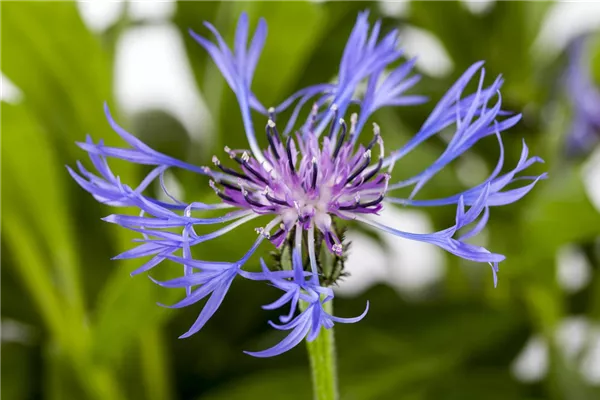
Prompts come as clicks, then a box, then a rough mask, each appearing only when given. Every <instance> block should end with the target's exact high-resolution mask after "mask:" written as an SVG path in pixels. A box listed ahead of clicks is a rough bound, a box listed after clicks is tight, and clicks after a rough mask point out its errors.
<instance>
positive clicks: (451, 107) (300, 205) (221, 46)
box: [69, 12, 546, 357]
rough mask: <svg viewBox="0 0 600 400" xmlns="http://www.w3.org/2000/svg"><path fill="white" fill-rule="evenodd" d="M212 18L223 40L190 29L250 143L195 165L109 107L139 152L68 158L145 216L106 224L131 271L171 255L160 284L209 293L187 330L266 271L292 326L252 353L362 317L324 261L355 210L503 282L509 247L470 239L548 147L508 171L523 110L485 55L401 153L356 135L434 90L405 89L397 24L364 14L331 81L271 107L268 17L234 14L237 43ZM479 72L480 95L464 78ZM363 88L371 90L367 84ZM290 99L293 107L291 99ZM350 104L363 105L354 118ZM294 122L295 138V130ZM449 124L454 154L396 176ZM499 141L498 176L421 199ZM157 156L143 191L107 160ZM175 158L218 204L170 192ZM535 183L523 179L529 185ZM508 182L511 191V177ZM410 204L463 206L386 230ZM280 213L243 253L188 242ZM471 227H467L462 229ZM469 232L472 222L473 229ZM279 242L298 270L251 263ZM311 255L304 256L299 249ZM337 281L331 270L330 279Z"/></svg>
mask: <svg viewBox="0 0 600 400" xmlns="http://www.w3.org/2000/svg"><path fill="white" fill-rule="evenodd" d="M205 25H206V27H207V28H208V29H209V30H210V31H211V32H212V34H213V35H214V36H215V38H216V44H215V43H213V42H211V41H209V40H208V39H206V38H204V37H203V36H200V35H199V34H197V33H195V32H191V35H192V37H193V38H194V39H195V40H196V41H197V42H198V43H199V44H200V45H201V46H202V47H203V48H204V49H205V50H206V51H207V52H208V53H209V55H210V56H211V57H212V59H213V61H214V62H215V64H216V65H217V66H218V67H219V69H220V70H221V72H222V74H223V76H224V78H225V80H226V81H227V83H228V85H229V86H230V88H231V89H232V90H233V91H234V93H235V95H236V97H237V100H238V103H239V106H240V111H241V117H242V121H243V124H244V130H245V134H246V137H247V138H248V144H249V148H250V149H249V150H248V151H246V150H233V149H230V148H228V147H225V154H226V156H227V158H229V159H230V161H228V162H227V163H224V162H221V160H220V159H219V158H218V157H217V156H214V157H213V164H214V167H212V168H210V167H206V166H202V167H199V166H195V165H191V164H188V163H185V162H183V161H179V160H177V159H174V158H172V157H169V156H166V155H164V154H162V153H159V152H157V151H155V150H153V149H151V148H150V147H148V146H147V145H145V144H144V143H142V142H141V141H140V140H139V139H137V138H136V137H135V136H133V135H131V134H130V133H128V132H126V131H125V130H124V129H123V128H121V127H120V126H119V125H118V124H117V123H116V122H115V121H114V120H113V118H112V117H111V115H110V113H109V110H108V107H106V108H105V112H106V117H107V119H108V122H109V124H110V125H111V127H112V128H113V129H114V131H115V132H116V133H117V134H118V135H119V136H121V137H122V138H123V139H124V140H125V141H126V142H127V143H128V144H129V146H130V147H129V148H116V147H108V146H105V145H104V144H103V143H102V141H99V142H98V143H95V142H94V141H93V140H92V139H91V138H89V137H88V138H87V139H86V141H85V142H83V143H79V146H80V147H81V148H82V149H83V150H85V151H86V152H87V153H88V154H89V157H90V159H91V162H92V164H93V166H94V167H95V169H96V170H97V173H98V175H96V174H94V173H91V172H89V171H88V170H87V169H85V167H84V166H83V165H82V164H81V163H78V172H77V171H75V170H73V169H71V168H69V173H70V174H71V176H72V177H73V178H74V179H75V180H76V182H77V183H78V184H79V185H80V186H81V187H82V188H83V189H85V190H86V191H88V192H89V193H90V194H92V196H94V198H96V199H97V200H98V201H99V202H101V203H104V204H107V205H109V206H114V207H128V208H131V207H134V208H136V209H138V210H139V214H138V215H125V214H113V215H109V216H108V217H106V218H104V220H105V221H107V222H110V223H114V224H118V225H120V226H122V227H124V228H127V229H130V230H133V231H135V232H138V233H140V234H141V238H139V239H136V242H137V245H136V247H134V248H132V249H130V250H128V251H126V252H124V253H122V254H120V255H118V256H116V257H115V258H142V257H150V258H149V260H147V261H146V262H145V263H144V264H143V265H142V266H140V267H139V268H138V269H137V270H135V271H134V272H133V273H132V274H139V273H141V272H146V271H149V270H150V269H152V268H154V267H156V266H157V265H158V264H160V263H161V262H162V261H164V260H166V259H168V260H171V261H174V262H176V263H179V264H181V265H182V266H183V273H182V276H181V277H178V278H175V279H172V280H169V281H165V282H159V281H156V280H153V281H154V282H155V283H157V284H158V285H160V286H163V287H167V288H185V292H186V295H185V297H184V298H183V299H182V300H181V301H179V302H177V303H176V304H174V305H172V306H169V307H174V308H180V307H187V306H191V305H192V304H195V303H197V302H199V301H201V300H203V299H206V298H208V300H207V301H206V304H205V305H204V307H203V308H202V310H201V312H200V314H199V316H198V319H197V320H196V322H195V323H194V324H193V325H192V327H191V328H190V329H189V331H188V332H186V333H185V334H183V335H182V336H181V337H188V336H190V335H192V334H194V333H195V332H197V331H198V330H200V329H201V328H202V327H203V326H204V325H205V324H206V322H207V321H208V320H209V319H210V317H211V316H212V315H213V314H214V313H215V312H216V311H217V309H218V308H219V306H220V304H221V302H222V301H223V299H224V297H225V296H226V294H227V292H228V290H229V288H230V287H231V285H232V283H233V281H234V280H235V279H236V278H237V277H241V278H244V279H249V280H252V281H263V282H265V283H268V284H270V285H272V286H274V287H275V288H277V289H279V290H281V291H283V294H282V295H281V297H280V298H279V299H277V300H275V301H274V302H272V303H271V304H268V305H266V306H264V308H265V309H269V310H275V309H282V308H283V309H285V311H283V314H282V315H281V316H280V318H279V322H278V323H274V322H271V325H272V326H273V327H274V328H275V329H278V330H289V331H290V333H289V334H288V336H286V337H285V338H284V339H283V340H282V341H281V342H280V343H279V344H277V345H275V346H274V347H272V348H270V349H268V350H264V351H258V352H248V354H250V355H253V356H256V357H271V356H275V355H278V354H281V353H283V352H285V351H288V350H290V349H291V348H293V347H294V346H296V345H297V344H298V343H300V342H301V341H302V340H303V339H304V338H306V339H307V340H309V341H310V340H314V339H315V338H316V337H317V336H318V335H319V332H320V330H321V329H322V328H324V329H330V328H331V327H332V326H333V325H334V323H354V322H357V321H359V320H361V319H362V318H363V317H364V316H365V315H366V313H367V310H368V304H367V309H365V311H364V312H363V313H362V314H361V315H360V316H358V317H355V318H340V317H336V316H333V315H330V314H328V313H327V312H326V311H325V310H326V308H325V306H326V305H327V303H328V302H330V301H332V299H333V297H334V292H333V290H332V288H331V284H332V282H331V278H332V277H331V276H328V274H327V273H326V271H325V269H326V268H325V267H324V266H323V265H321V262H320V258H319V257H320V254H321V253H322V252H324V253H325V254H327V252H329V253H330V257H329V259H330V260H340V258H342V257H346V256H347V255H348V254H346V251H345V249H346V247H345V246H344V243H343V238H342V237H341V234H340V232H339V231H338V229H337V228H336V224H335V221H336V220H337V219H344V220H354V221H357V222H360V223H364V224H366V225H369V226H371V227H374V228H377V229H379V230H381V231H383V232H387V233H390V234H392V235H396V236H399V237H402V238H406V239H410V240H416V241H421V242H426V243H430V244H432V245H435V246H438V247H440V248H442V249H444V250H446V251H448V252H450V253H452V254H454V255H456V256H458V257H461V258H463V259H466V260H470V261H474V262H480V263H487V264H489V265H490V266H491V267H492V272H493V280H494V285H495V284H496V281H497V272H498V263H500V262H501V261H503V260H504V256H503V255H501V254H497V253H493V252H491V251H490V250H488V249H486V248H484V247H480V246H476V245H474V244H472V243H469V242H468V239H469V238H471V237H473V236H475V235H477V234H478V233H479V232H480V231H481V230H482V229H483V228H484V227H485V226H486V224H487V222H488V219H489V218H490V213H491V211H490V210H491V209H492V208H493V207H498V206H503V205H507V204H511V203H513V202H515V201H517V200H519V199H520V198H522V197H523V196H524V195H525V194H527V193H528V192H529V191H530V190H531V189H532V188H533V187H534V186H535V184H536V183H537V182H538V181H539V180H540V179H543V178H545V177H546V175H545V174H541V175H539V176H521V175H520V174H521V172H523V171H524V170H526V169H528V168H529V167H531V166H532V165H533V164H534V163H537V162H541V161H542V160H541V159H539V158H538V157H529V150H528V148H527V146H526V145H525V143H523V151H522V154H521V158H520V160H519V162H518V163H517V165H516V166H515V167H514V168H513V169H511V170H509V171H507V172H504V173H503V172H502V171H503V169H504V147H503V144H502V133H503V132H504V131H506V130H508V129H509V128H511V127H513V126H514V125H515V124H517V123H518V122H519V120H520V115H513V114H512V113H510V112H507V111H505V110H502V98H501V95H500V89H501V87H502V84H503V80H502V78H501V77H498V78H496V79H495V80H494V81H493V82H492V84H491V85H489V86H485V85H484V81H485V71H484V69H483V62H477V63H475V64H473V65H472V66H471V67H470V68H468V69H467V70H466V71H465V72H464V73H463V75H462V76H461V77H460V78H459V79H458V80H457V81H456V82H455V83H454V85H452V87H451V88H450V89H449V90H448V91H447V93H446V94H445V95H444V96H443V97H442V98H441V100H440V101H439V102H438V103H437V105H436V106H435V107H433V109H432V111H431V113H430V115H429V117H428V118H427V119H426V120H425V122H424V123H423V125H422V126H421V128H420V129H419V131H418V132H417V133H416V134H415V135H414V137H413V138H412V139H411V140H409V141H408V142H407V143H406V144H405V145H404V146H403V147H401V148H400V149H397V150H394V151H392V152H386V150H385V147H384V141H383V137H382V135H381V131H380V128H379V126H378V125H377V124H375V123H374V124H373V129H372V134H371V135H370V137H368V138H367V139H366V140H365V142H366V144H358V142H359V139H360V135H361V133H362V132H363V131H364V129H363V128H364V127H365V125H366V123H367V121H368V120H369V119H370V117H371V116H372V114H373V113H374V112H375V111H377V110H378V109H380V108H382V107H388V106H408V105H416V104H421V103H423V102H425V101H426V98H425V97H423V96H420V95H415V94H410V93H408V91H409V90H410V89H411V88H412V87H413V86H414V85H415V84H416V83H417V82H418V80H419V79H420V77H419V76H418V75H411V71H412V68H413V66H414V60H408V61H402V59H401V57H402V51H401V50H400V49H399V48H398V33H397V32H396V31H392V32H390V33H388V34H386V35H384V36H383V37H380V29H381V23H380V22H379V21H377V22H376V23H375V24H374V25H373V26H372V27H371V26H370V24H369V21H368V12H363V13H360V14H359V16H358V18H357V21H356V25H355V26H354V29H353V30H352V32H351V34H350V38H349V39H348V43H347V44H346V48H345V50H344V53H343V56H342V60H341V62H340V66H339V71H338V74H337V76H338V78H337V81H336V82H335V83H321V84H316V85H313V86H309V87H307V88H304V89H301V90H299V91H298V92H296V93H294V94H292V95H291V96H290V97H289V98H288V99H286V100H284V101H283V102H282V103H281V104H280V105H278V106H275V107H270V108H268V109H266V108H265V107H264V106H263V105H262V104H261V103H260V101H259V100H258V99H257V98H256V96H255V95H254V94H253V93H252V90H251V84H252V78H253V75H254V71H255V68H256V65H257V63H258V59H259V57H260V53H261V51H262V48H263V45H264V43H265V39H266V30H267V28H266V23H265V21H264V20H262V19H261V20H260V21H259V23H258V27H257V28H256V31H255V33H254V35H253V37H252V39H251V40H250V44H249V45H248V37H249V35H248V17H247V15H246V14H242V16H241V17H240V20H239V22H238V26H237V30H236V34H235V43H234V48H233V51H231V50H230V49H229V47H228V46H227V44H226V43H225V42H224V40H223V38H222V37H221V35H220V34H219V33H218V32H217V30H216V29H215V28H214V27H213V26H212V25H210V24H208V23H206V24H205ZM476 76H479V78H478V84H477V89H476V90H475V92H474V93H470V94H465V93H464V91H465V88H466V87H467V85H468V84H469V83H470V82H471V81H473V80H474V78H475V77H476ZM365 83H366V89H365V90H363V91H362V94H358V93H361V91H360V88H361V85H363V84H365ZM309 102H311V103H312V108H311V109H310V113H309V115H308V117H306V119H305V120H303V121H298V118H299V115H300V113H301V111H302V110H303V108H304V107H305V105H306V104H307V103H309ZM292 106H293V108H292ZM350 106H356V107H358V109H359V110H360V111H359V112H358V113H354V114H351V115H350V116H349V123H347V122H346V120H345V119H344V117H345V116H346V114H347V112H348V109H349V107H350ZM288 109H291V116H290V118H289V119H288V121H287V122H286V125H285V128H284V129H283V130H282V131H281V132H280V130H279V128H278V126H277V124H276V123H275V118H276V115H277V114H279V113H281V112H282V111H285V110H288ZM252 110H254V111H256V112H258V113H260V114H262V115H264V116H265V117H266V127H265V133H266V139H267V142H268V146H267V147H266V148H265V149H261V148H260V147H259V145H258V141H257V139H256V132H255V125H254V122H253V118H252ZM292 130H293V131H295V134H294V135H291V134H290V132H292ZM441 131H451V132H453V134H452V137H451V138H450V140H449V142H448V145H447V147H446V149H445V151H444V152H443V153H442V154H441V155H440V156H439V158H438V159H437V160H435V161H434V162H433V163H432V164H431V165H430V166H429V167H427V168H426V169H424V170H423V171H422V172H420V173H418V174H417V175H415V176H414V177H412V178H410V179H407V180H404V181H399V182H392V181H391V173H392V171H393V168H394V165H395V164H396V163H398V162H400V161H401V159H402V158H403V157H404V156H405V155H406V154H408V153H410V152H411V151H412V150H413V149H414V148H416V147H417V146H418V145H420V144H421V143H423V142H424V141H426V140H427V139H429V138H431V137H433V136H435V135H438V134H439V133H440V132H441ZM489 136H492V137H495V138H496V140H497V141H498V144H499V153H500V155H499V160H498V163H497V165H496V168H495V169H494V171H493V172H492V173H491V175H490V176H489V177H488V178H487V179H485V180H484V181H483V182H481V183H480V184H479V185H476V186H475V187H472V188H470V189H467V190H465V191H463V192H461V193H457V194H455V195H452V196H448V197H445V198H440V199H416V196H417V194H418V192H419V190H420V189H421V188H422V187H423V186H424V185H426V184H427V182H428V181H429V180H430V179H431V178H433V177H434V176H435V175H436V174H437V173H438V172H440V171H441V170H442V169H444V168H446V166H447V165H448V164H450V163H451V162H452V161H454V160H455V159H456V158H458V157H459V156H460V155H462V154H463V153H465V152H466V151H467V150H469V149H470V148H471V147H472V146H473V145H474V144H475V143H477V142H478V141H479V140H482V139H484V138H486V137H489ZM108 158H116V159H121V160H126V161H128V162H132V163H136V164H143V165H152V166H155V168H154V169H153V170H152V171H151V172H150V173H149V174H148V175H147V176H146V178H145V179H143V181H142V182H141V183H140V184H139V185H138V186H135V187H132V186H128V185H127V184H125V183H122V182H121V181H120V179H119V178H118V176H116V175H115V174H114V173H113V172H112V171H111V169H110V167H109V165H108V162H107V159H108ZM169 168H181V169H185V170H188V171H192V172H196V173H198V174H200V175H203V176H206V177H207V180H208V182H207V183H208V185H210V187H211V188H212V189H213V190H214V191H215V193H216V194H217V196H218V197H219V198H220V200H221V201H220V202H218V203H215V204H205V203H199V202H192V203H185V202H183V201H181V200H179V199H176V198H175V197H174V196H172V195H171V194H170V193H168V191H167V190H166V188H165V185H164V182H163V177H164V173H165V171H167V170H168V169H169ZM155 180H159V182H160V186H161V188H162V190H163V191H164V193H165V195H166V196H167V197H168V198H169V199H170V201H159V200H156V199H154V198H152V197H151V196H148V195H147V194H145V192H146V189H147V188H148V186H149V185H150V184H151V183H153V182H154V181H155ZM521 182H526V184H521ZM509 185H510V188H507V187H509ZM405 187H412V193H411V195H410V196H409V197H408V198H398V197H393V196H392V193H391V192H393V191H394V190H396V189H399V188H405ZM392 203H396V204H403V205H407V206H423V207H431V206H448V205H450V206H455V207H456V219H455V223H454V225H452V226H450V227H449V228H447V229H444V230H441V231H439V232H432V233H428V234H421V233H420V234H416V233H411V232H407V231H403V230H401V229H399V228H400V227H393V226H389V225H388V224H387V222H386V221H382V220H381V219H380V218H378V216H379V211H380V210H381V209H382V208H383V207H384V205H385V204H392ZM208 210H210V211H211V212H212V213H213V215H214V211H215V210H217V211H219V210H222V214H221V215H220V216H216V217H215V216H211V217H206V216H204V217H203V216H202V214H203V213H204V212H206V211H208ZM260 216H269V217H270V218H271V219H270V221H269V222H268V223H267V224H266V225H265V226H262V227H257V228H256V232H257V233H258V237H257V239H256V241H255V242H254V244H253V245H252V246H251V247H250V249H249V250H248V251H247V252H246V254H245V255H244V256H243V257H242V258H241V259H239V260H237V261H233V262H230V261H205V260H198V259H195V258H193V257H192V251H191V249H192V248H193V247H194V246H198V245H200V244H201V243H203V242H207V241H210V240H212V239H214V238H217V237H219V236H222V235H225V234H227V233H228V232H231V231H232V230H234V229H236V228H237V227H239V226H241V225H243V224H247V223H249V222H250V221H252V220H254V219H256V218H258V217H260ZM199 225H219V227H218V228H216V229H215V230H214V231H213V232H211V233H208V234H203V235H199V234H197V233H196V231H195V228H196V227H197V226H199ZM459 231H460V232H462V233H459ZM465 231H466V232H465ZM265 241H267V242H270V243H271V245H272V246H274V247H276V248H278V249H280V250H281V251H282V254H283V252H284V251H286V250H287V251H289V253H290V257H291V262H290V265H289V266H285V265H283V263H281V265H280V266H279V267H280V268H279V269H278V268H276V267H271V268H269V267H268V266H267V264H266V263H265V262H264V261H263V260H261V265H262V271H261V272H250V271H247V270H245V269H244V267H245V265H246V264H247V263H248V260H249V259H250V258H251V256H252V255H253V254H254V253H255V252H256V250H257V249H258V247H259V246H260V245H261V244H262V243H263V242H265ZM303 252H305V253H306V254H304V255H303ZM334 278H335V277H334Z"/></svg>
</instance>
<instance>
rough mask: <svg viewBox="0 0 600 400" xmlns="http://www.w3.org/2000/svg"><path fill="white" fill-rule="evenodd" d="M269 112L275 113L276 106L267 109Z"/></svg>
mask: <svg viewBox="0 0 600 400" xmlns="http://www.w3.org/2000/svg"><path fill="white" fill-rule="evenodd" d="M267 112H268V113H269V114H273V113H274V112H275V107H269V109H268V110H267Z"/></svg>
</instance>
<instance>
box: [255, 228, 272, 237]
mask: <svg viewBox="0 0 600 400" xmlns="http://www.w3.org/2000/svg"><path fill="white" fill-rule="evenodd" d="M254 231H255V232H256V233H258V234H259V235H262V236H264V237H265V238H267V239H269V238H270V237H271V235H270V234H269V232H267V231H266V230H265V228H262V227H260V228H254Z"/></svg>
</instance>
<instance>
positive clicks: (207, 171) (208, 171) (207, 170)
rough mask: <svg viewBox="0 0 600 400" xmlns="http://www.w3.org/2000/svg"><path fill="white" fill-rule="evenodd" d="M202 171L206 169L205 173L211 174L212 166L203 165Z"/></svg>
mask: <svg viewBox="0 0 600 400" xmlns="http://www.w3.org/2000/svg"><path fill="white" fill-rule="evenodd" d="M202 171H204V173H205V174H210V168H208V167H202Z"/></svg>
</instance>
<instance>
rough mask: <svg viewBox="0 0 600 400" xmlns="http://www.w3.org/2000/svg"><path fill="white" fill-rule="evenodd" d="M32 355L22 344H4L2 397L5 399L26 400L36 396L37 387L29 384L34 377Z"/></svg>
mask: <svg viewBox="0 0 600 400" xmlns="http://www.w3.org/2000/svg"><path fill="white" fill-rule="evenodd" d="M32 353H33V352H32V351H31V349H30V348H28V347H26V346H24V345H23V344H21V343H7V342H4V341H3V342H2V363H3V364H4V368H2V395H3V396H4V398H5V399H12V400H25V399H31V398H33V396H34V395H35V394H36V393H35V386H34V385H31V383H30V382H29V379H30V377H31V376H32V375H33V363H32V361H33V360H32ZM8 366H10V367H8ZM7 367H8V368H7Z"/></svg>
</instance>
